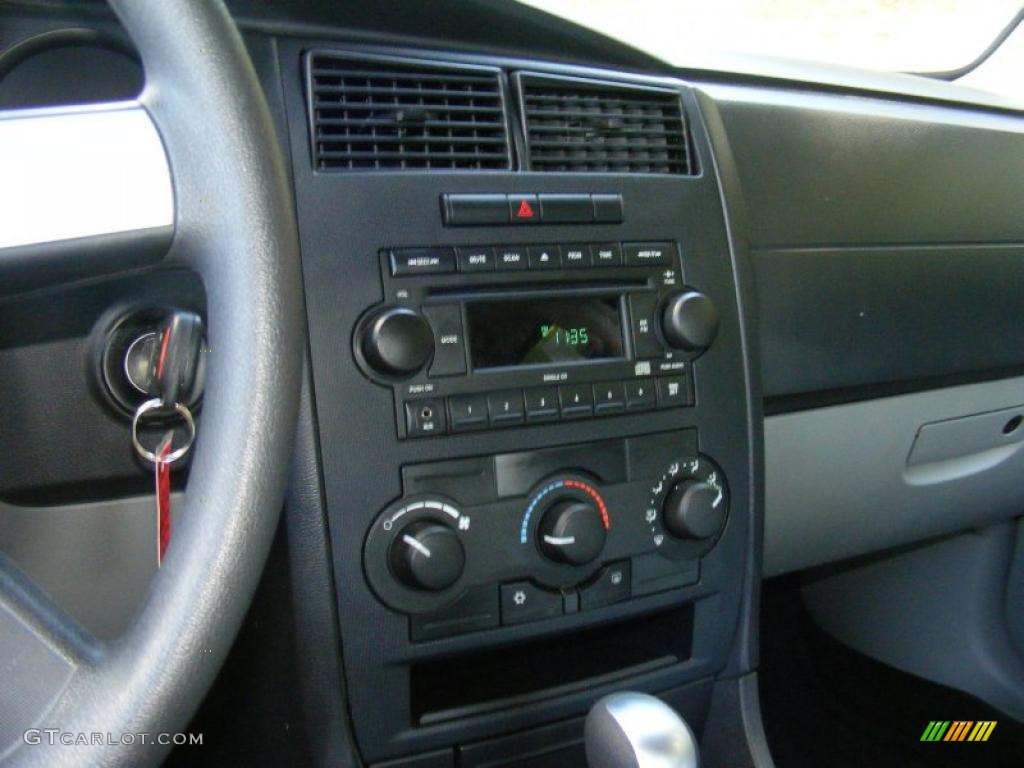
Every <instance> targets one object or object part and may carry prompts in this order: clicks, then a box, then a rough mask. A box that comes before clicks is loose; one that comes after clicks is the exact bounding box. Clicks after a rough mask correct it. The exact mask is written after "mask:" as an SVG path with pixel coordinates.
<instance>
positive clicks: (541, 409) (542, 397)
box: [524, 387, 558, 422]
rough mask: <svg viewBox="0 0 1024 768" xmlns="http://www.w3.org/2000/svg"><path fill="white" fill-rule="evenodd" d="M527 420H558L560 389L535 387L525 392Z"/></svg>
mask: <svg viewBox="0 0 1024 768" xmlns="http://www.w3.org/2000/svg"><path fill="white" fill-rule="evenodd" d="M524 395H525V397H526V420H527V421H529V422H538V421H556V420H557V419H558V389H557V388H556V387H533V388H531V389H527V390H526V391H525V393H524Z"/></svg>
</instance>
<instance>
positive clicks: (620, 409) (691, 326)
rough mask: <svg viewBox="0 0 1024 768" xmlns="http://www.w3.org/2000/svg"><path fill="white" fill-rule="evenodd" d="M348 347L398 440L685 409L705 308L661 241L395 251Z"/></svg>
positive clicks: (708, 313) (386, 257)
mask: <svg viewBox="0 0 1024 768" xmlns="http://www.w3.org/2000/svg"><path fill="white" fill-rule="evenodd" d="M380 265H381V275H382V279H383V284H384V296H385V301H384V303H382V304H379V305H377V306H374V307H372V308H370V309H368V310H367V311H366V312H365V313H364V314H363V315H362V317H361V318H360V320H359V322H358V323H357V325H356V329H355V333H354V335H353V352H354V355H355V358H356V361H357V362H358V364H359V367H360V369H361V370H362V371H363V373H364V374H366V375H367V376H368V377H369V378H371V379H372V380H373V381H375V382H377V383H379V384H381V385H384V386H389V387H391V388H393V390H394V394H395V407H396V418H397V426H398V435H399V437H400V438H407V437H427V436H431V435H441V434H447V433H457V432H465V431H471V430H478V429H488V428H497V427H505V426H514V425H524V424H534V423H544V422H552V421H558V420H562V419H577V418H587V417H604V416H613V415H616V414H623V413H633V412H638V411H643V410H649V409H656V408H675V407H687V406H692V405H694V398H695V388H694V382H693V373H692V370H691V365H690V364H691V362H692V361H693V360H694V359H695V358H696V357H698V356H699V355H700V354H701V353H702V352H703V351H704V350H705V349H706V348H707V347H708V346H709V345H710V344H711V342H712V341H713V339H714V337H715V334H716V332H717V328H718V315H717V312H716V310H715V306H714V304H713V303H712V301H711V300H710V299H709V298H708V297H707V296H705V295H704V294H703V293H701V292H700V291H699V290H697V289H695V288H693V287H690V286H687V285H686V284H685V282H684V273H683V264H682V262H681V259H680V252H679V248H678V245H677V244H676V243H673V242H664V241H657V242H648V241H645V242H627V243H572V244H551V245H531V246H521V247H520V246H493V247H492V246H473V247H459V248H452V247H439V248H435V247H431V248H393V249H386V250H384V251H382V252H381V254H380Z"/></svg>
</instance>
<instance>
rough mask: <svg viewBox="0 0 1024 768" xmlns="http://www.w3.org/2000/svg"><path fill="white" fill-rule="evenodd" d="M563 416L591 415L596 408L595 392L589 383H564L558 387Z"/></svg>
mask: <svg viewBox="0 0 1024 768" xmlns="http://www.w3.org/2000/svg"><path fill="white" fill-rule="evenodd" d="M558 399H559V400H560V401H561V405H562V418H564V419H574V418H579V417H581V416H589V415H590V414H591V413H592V412H593V410H594V393H593V391H592V390H591V388H590V385H589V384H563V385H562V386H560V387H559V388H558Z"/></svg>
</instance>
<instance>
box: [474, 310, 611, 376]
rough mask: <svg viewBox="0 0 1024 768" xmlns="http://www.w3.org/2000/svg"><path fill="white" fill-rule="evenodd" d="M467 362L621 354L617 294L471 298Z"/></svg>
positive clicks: (545, 361) (485, 364)
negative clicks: (532, 297)
mask: <svg viewBox="0 0 1024 768" xmlns="http://www.w3.org/2000/svg"><path fill="white" fill-rule="evenodd" d="M466 315H467V320H468V326H469V333H468V335H469V351H470V359H471V360H472V363H473V368H476V369H480V368H504V367H509V366H525V365H550V364H553V363H571V362H580V361H585V360H614V359H616V358H622V357H624V354H625V353H624V350H623V344H622V316H621V310H620V300H619V297H618V296H584V297H560V298H557V299H528V300H524V299H516V300H509V301H502V300H494V301H471V302H469V303H468V304H467V305H466Z"/></svg>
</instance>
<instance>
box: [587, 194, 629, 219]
mask: <svg viewBox="0 0 1024 768" xmlns="http://www.w3.org/2000/svg"><path fill="white" fill-rule="evenodd" d="M590 200H591V202H592V203H593V206H594V221H595V222H596V223H598V224H621V223H622V195H591V196H590Z"/></svg>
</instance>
